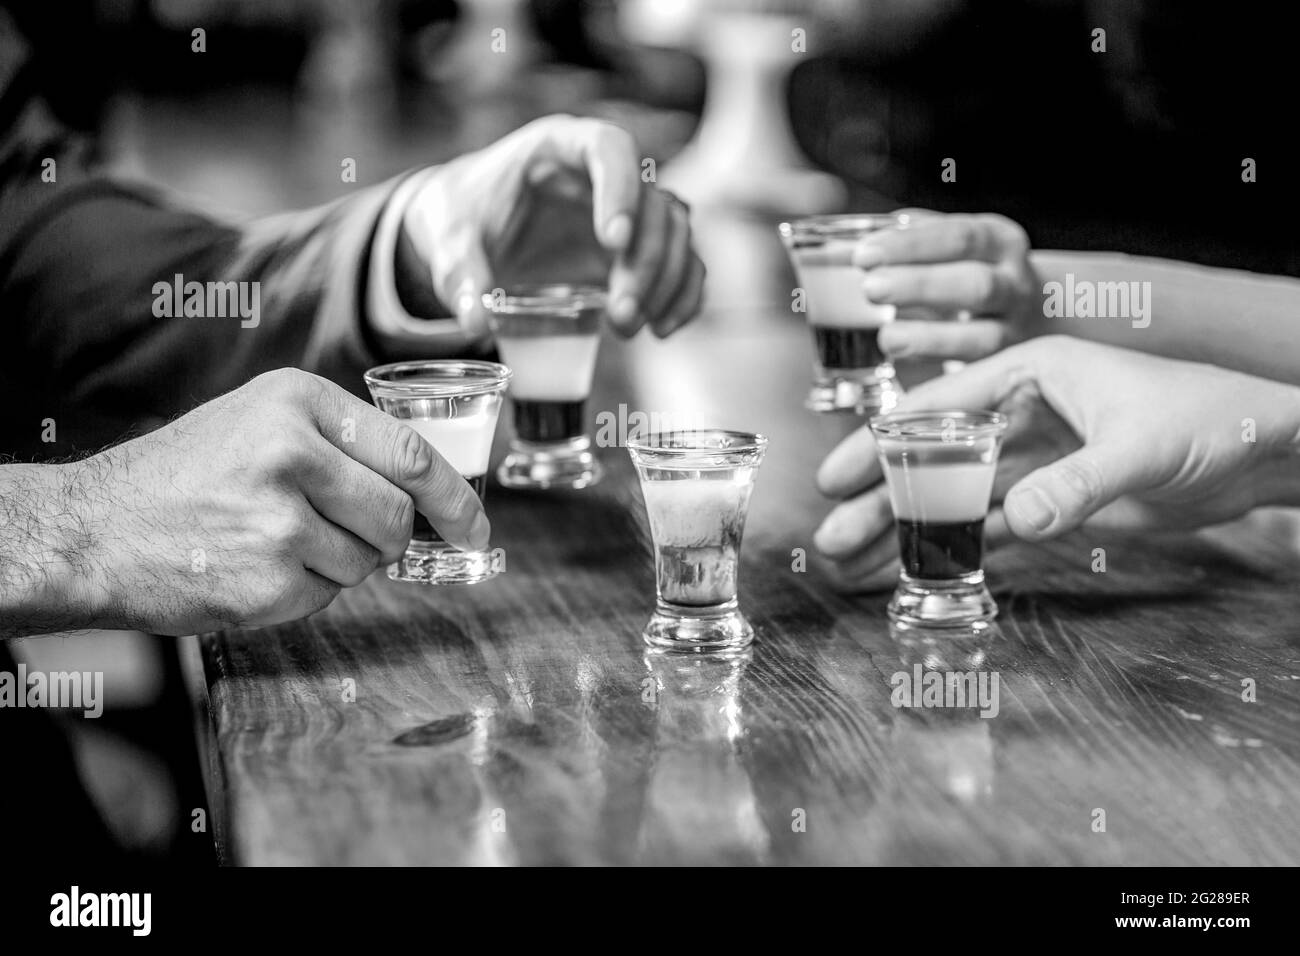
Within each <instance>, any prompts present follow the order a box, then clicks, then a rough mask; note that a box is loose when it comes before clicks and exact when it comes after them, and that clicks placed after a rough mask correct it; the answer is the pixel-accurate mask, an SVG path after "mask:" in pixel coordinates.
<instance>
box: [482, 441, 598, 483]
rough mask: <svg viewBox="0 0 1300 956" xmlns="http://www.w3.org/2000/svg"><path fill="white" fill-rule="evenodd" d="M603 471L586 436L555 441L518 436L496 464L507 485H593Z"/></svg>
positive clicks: (498, 475)
mask: <svg viewBox="0 0 1300 956" xmlns="http://www.w3.org/2000/svg"><path fill="white" fill-rule="evenodd" d="M604 474H605V469H604V468H602V467H601V465H600V462H598V461H597V460H596V456H595V455H593V454H592V453H591V439H590V438H588V437H587V436H586V435H583V436H581V437H579V438H572V439H570V440H568V441H564V442H555V443H552V444H534V443H532V442H525V441H520V440H519V439H515V440H514V441H512V442H511V443H510V454H508V455H507V456H506V458H505V461H503V462H501V464H500V465H499V466H498V467H497V481H499V482H501V484H502V485H503V486H505V487H506V488H535V489H541V490H544V489H547V488H590V487H591V486H592V485H594V484H595V483H596V482H598V481H600V479H601V478H602V477H603V476H604Z"/></svg>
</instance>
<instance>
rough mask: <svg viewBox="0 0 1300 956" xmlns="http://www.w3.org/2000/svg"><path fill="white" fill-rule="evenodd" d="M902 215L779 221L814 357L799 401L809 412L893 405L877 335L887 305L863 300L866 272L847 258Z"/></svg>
mask: <svg viewBox="0 0 1300 956" xmlns="http://www.w3.org/2000/svg"><path fill="white" fill-rule="evenodd" d="M907 224H908V217H907V216H906V215H905V214H888V215H849V216H810V217H808V218H806V219H796V220H794V221H792V222H783V223H781V225H780V227H779V229H780V233H781V241H782V242H783V243H784V244H785V249H786V253H787V254H788V255H789V256H790V262H791V264H793V266H794V271H795V277H796V279H797V280H798V282H799V287H800V288H801V289H802V290H803V305H804V310H805V314H806V315H807V317H808V325H809V327H810V328H811V329H812V335H813V344H814V346H815V348H816V354H817V359H816V362H815V364H814V366H813V384H812V389H811V390H810V391H809V392H808V398H807V399H806V400H805V401H804V404H805V405H806V406H807V407H808V408H810V409H812V410H813V411H815V412H852V413H857V414H876V413H881V412H888V411H890V410H891V409H892V408H893V407H894V406H895V405H896V404H898V399H899V396H900V395H901V394H902V390H901V389H900V387H899V386H898V384H897V382H896V379H895V374H894V366H893V365H892V364H891V363H890V362H889V361H888V360H887V359H886V358H885V353H884V352H882V351H881V350H880V346H879V345H878V344H877V342H876V335H877V333H878V332H879V331H880V328H881V326H883V325H884V324H885V323H887V322H892V321H894V317H895V309H894V307H893V306H892V305H876V304H874V303H871V302H868V301H867V299H866V297H865V296H864V295H863V293H862V280H863V279H864V278H865V277H866V274H865V273H864V272H863V271H862V270H861V269H859V268H857V267H856V266H854V265H853V248H854V246H855V245H857V242H858V240H859V239H861V238H862V237H863V236H866V235H869V234H871V233H873V232H878V231H879V230H882V229H902V228H905V227H906V226H907Z"/></svg>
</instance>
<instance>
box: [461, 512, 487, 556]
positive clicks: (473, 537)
mask: <svg viewBox="0 0 1300 956" xmlns="http://www.w3.org/2000/svg"><path fill="white" fill-rule="evenodd" d="M465 537H466V540H467V541H468V542H469V549H470V550H471V551H486V550H487V546H488V541H490V540H491V538H492V525H491V524H489V523H488V519H487V515H486V514H484V513H483V512H482V511H480V512H479V513H478V514H477V515H475V516H474V523H473V524H472V525H470V526H469V534H467V535H466V536H465Z"/></svg>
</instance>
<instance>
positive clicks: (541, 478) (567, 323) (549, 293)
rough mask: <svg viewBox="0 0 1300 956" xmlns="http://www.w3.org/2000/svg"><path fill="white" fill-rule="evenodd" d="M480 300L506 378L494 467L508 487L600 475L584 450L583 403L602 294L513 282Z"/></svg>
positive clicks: (572, 482) (586, 482)
mask: <svg viewBox="0 0 1300 956" xmlns="http://www.w3.org/2000/svg"><path fill="white" fill-rule="evenodd" d="M483 304H484V306H485V307H486V308H487V310H488V322H489V324H490V325H491V327H492V334H493V336H494V337H495V338H496V342H497V349H498V351H499V352H500V354H501V359H502V361H504V362H505V363H506V364H507V365H509V366H510V368H511V370H512V371H513V372H514V373H515V377H514V380H513V381H512V382H511V384H510V404H511V407H512V408H513V410H514V417H515V436H514V438H513V439H512V440H511V442H510V454H509V455H507V456H506V458H505V460H504V461H502V462H501V464H500V466H498V468H497V480H498V481H500V482H501V484H502V485H505V486H506V487H508V488H537V489H545V488H586V487H588V486H590V485H594V484H595V483H596V482H598V481H599V480H600V478H601V475H602V474H603V469H602V468H601V466H600V462H598V461H597V460H596V457H595V455H594V454H593V453H592V451H591V437H590V436H589V435H588V434H587V425H586V414H585V413H586V402H587V397H588V396H589V395H590V394H591V380H592V376H593V375H594V373H595V369H596V353H597V352H598V351H599V349H600V327H601V322H602V318H603V316H604V314H605V305H606V295H605V291H604V290H603V289H598V288H595V287H593V286H574V285H536V286H516V287H514V288H510V289H497V290H495V291H493V292H488V293H485V294H484V296H483Z"/></svg>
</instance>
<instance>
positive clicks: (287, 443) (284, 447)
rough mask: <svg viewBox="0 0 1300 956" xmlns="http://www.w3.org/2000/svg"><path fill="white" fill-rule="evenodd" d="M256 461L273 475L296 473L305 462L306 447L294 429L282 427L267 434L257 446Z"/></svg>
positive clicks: (280, 475) (281, 475)
mask: <svg viewBox="0 0 1300 956" xmlns="http://www.w3.org/2000/svg"><path fill="white" fill-rule="evenodd" d="M257 461H258V462H259V463H260V465H261V467H262V469H263V470H264V471H266V472H267V473H268V474H269V475H271V476H274V477H283V476H288V475H292V474H295V473H297V472H298V471H299V470H300V469H302V468H303V467H304V466H305V465H306V463H307V447H306V444H305V443H304V442H303V441H302V438H301V436H300V435H299V434H298V433H296V432H295V431H293V430H291V429H288V428H282V429H279V430H277V431H275V432H272V433H271V434H269V435H267V436H266V437H265V438H263V439H262V440H261V442H260V443H259V444H258V446H257Z"/></svg>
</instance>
